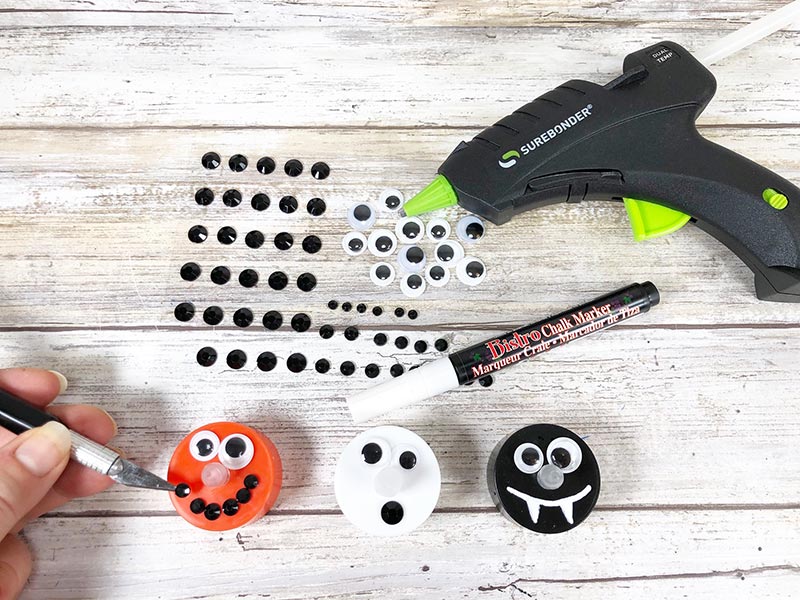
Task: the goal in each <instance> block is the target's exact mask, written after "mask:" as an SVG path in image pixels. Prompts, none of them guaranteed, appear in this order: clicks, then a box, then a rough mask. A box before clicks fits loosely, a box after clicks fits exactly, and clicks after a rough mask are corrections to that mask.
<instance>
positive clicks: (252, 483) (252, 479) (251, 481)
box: [244, 475, 259, 490]
mask: <svg viewBox="0 0 800 600" xmlns="http://www.w3.org/2000/svg"><path fill="white" fill-rule="evenodd" d="M258 483H259V482H258V477H257V476H255V475H248V476H247V477H245V478H244V487H246V488H247V489H248V490H254V489H256V488H257V487H258Z"/></svg>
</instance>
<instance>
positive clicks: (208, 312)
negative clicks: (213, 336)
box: [203, 306, 225, 325]
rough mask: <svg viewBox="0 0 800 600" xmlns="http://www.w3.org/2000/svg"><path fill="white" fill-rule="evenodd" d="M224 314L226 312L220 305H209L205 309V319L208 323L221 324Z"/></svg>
mask: <svg viewBox="0 0 800 600" xmlns="http://www.w3.org/2000/svg"><path fill="white" fill-rule="evenodd" d="M224 316H225V313H223V312H222V309H221V308H220V307H219V306H209V307H208V308H207V309H205V310H204V311H203V321H205V322H206V323H207V324H208V325H219V324H220V323H222V318H223V317H224Z"/></svg>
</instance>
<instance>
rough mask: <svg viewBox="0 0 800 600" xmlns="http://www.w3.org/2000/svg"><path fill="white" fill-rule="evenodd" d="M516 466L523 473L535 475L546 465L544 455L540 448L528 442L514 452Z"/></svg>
mask: <svg viewBox="0 0 800 600" xmlns="http://www.w3.org/2000/svg"><path fill="white" fill-rule="evenodd" d="M514 464H515V465H516V467H517V468H518V469H519V470H520V471H522V472H523V473H527V474H528V475H533V474H534V473H536V472H538V471H539V469H541V468H542V466H543V465H544V455H543V454H542V450H541V449H540V448H539V446H537V445H536V444H531V443H527V442H526V443H524V444H520V445H519V446H517V449H516V450H514Z"/></svg>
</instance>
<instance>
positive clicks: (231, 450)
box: [219, 433, 255, 471]
mask: <svg viewBox="0 0 800 600" xmlns="http://www.w3.org/2000/svg"><path fill="white" fill-rule="evenodd" d="M253 454H255V448H254V447H253V441H252V440H251V439H250V438H249V437H247V436H244V435H242V434H241V433H234V434H232V435H229V436H228V437H226V438H225V439H224V440H222V443H220V445H219V462H221V463H222V464H223V465H225V466H226V467H228V468H229V469H232V470H234V471H236V470H238V469H244V468H245V467H246V466H247V465H249V464H250V461H251V460H253Z"/></svg>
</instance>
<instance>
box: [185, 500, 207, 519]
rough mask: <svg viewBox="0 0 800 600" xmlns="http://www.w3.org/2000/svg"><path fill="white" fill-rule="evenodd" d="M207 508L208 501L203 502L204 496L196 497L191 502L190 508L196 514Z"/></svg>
mask: <svg viewBox="0 0 800 600" xmlns="http://www.w3.org/2000/svg"><path fill="white" fill-rule="evenodd" d="M205 509H206V503H205V502H203V499H202V498H195V499H194V500H192V502H191V503H190V504H189V510H190V511H192V512H193V513H194V514H196V515H199V514H200V513H201V512H203V511H204V510H205Z"/></svg>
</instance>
